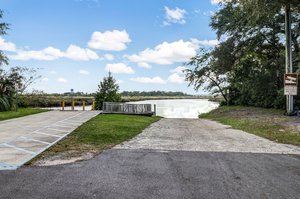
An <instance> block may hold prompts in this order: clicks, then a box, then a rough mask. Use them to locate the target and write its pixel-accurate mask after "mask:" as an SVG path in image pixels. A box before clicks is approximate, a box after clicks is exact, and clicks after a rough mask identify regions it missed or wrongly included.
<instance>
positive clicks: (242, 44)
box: [187, 0, 300, 108]
mask: <svg viewBox="0 0 300 199" xmlns="http://www.w3.org/2000/svg"><path fill="white" fill-rule="evenodd" d="M237 2H238V3H237ZM287 2H289V1H271V0H265V1H259V0H254V1H252V0H241V1H237V0H233V1H228V2H226V3H224V4H223V5H222V6H221V9H220V10H219V11H218V12H216V13H215V14H214V15H213V16H212V18H211V23H210V25H211V27H212V28H213V29H214V30H215V31H216V33H217V36H218V38H219V39H220V41H221V43H220V44H219V45H218V46H216V47H215V48H214V49H212V50H210V51H208V52H206V53H204V54H203V53H202V54H199V55H198V56H196V57H193V58H192V59H191V62H190V63H188V64H189V65H192V66H195V68H194V69H190V70H189V71H188V72H187V79H188V80H189V81H190V83H191V84H193V85H194V86H195V88H196V89H198V88H199V87H200V86H203V85H205V86H206V89H207V90H210V91H211V92H212V93H217V94H219V95H222V96H223V97H224V99H225V100H227V99H226V97H227V95H225V96H224V89H228V91H229V99H228V100H229V103H230V104H234V105H246V106H259V107H267V108H271V107H274V108H284V107H285V105H286V103H285V102H284V96H283V92H282V90H283V75H284V73H285V42H284V40H283V38H285V17H284V11H283V9H282V8H283V7H284V6H285V5H286V3H287ZM290 2H291V3H292V4H291V6H292V45H293V52H292V53H293V66H294V72H298V73H299V72H300V45H299V43H300V13H299V6H300V2H299V1H293V0H291V1H290ZM253 13H256V14H253ZM194 60H196V61H197V62H196V63H195V62H193V61H194ZM199 63H200V64H199ZM225 77H226V78H225ZM218 78H219V79H218ZM222 78H223V79H222ZM212 79H213V80H220V81H215V83H214V82H212ZM221 80H222V81H221ZM212 83H214V84H212ZM207 85H208V86H207ZM218 85H221V86H218ZM213 86H214V87H213ZM216 88H217V89H216ZM296 100H298V99H296Z"/></svg>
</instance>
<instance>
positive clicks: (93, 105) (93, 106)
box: [92, 99, 95, 111]
mask: <svg viewBox="0 0 300 199" xmlns="http://www.w3.org/2000/svg"><path fill="white" fill-rule="evenodd" d="M94 110H95V100H94V99H92V111H94Z"/></svg>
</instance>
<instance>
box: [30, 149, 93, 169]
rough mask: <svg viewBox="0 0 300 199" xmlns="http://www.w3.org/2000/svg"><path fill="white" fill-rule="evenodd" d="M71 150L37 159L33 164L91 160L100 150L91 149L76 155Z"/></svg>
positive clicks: (51, 164) (59, 163)
mask: <svg viewBox="0 0 300 199" xmlns="http://www.w3.org/2000/svg"><path fill="white" fill-rule="evenodd" d="M71 154H72V153H70V152H65V153H60V154H57V155H53V156H46V157H43V158H41V159H38V160H37V161H35V162H33V163H32V164H31V165H33V166H53V165H61V164H69V163H74V162H78V161H84V160H89V159H92V158H93V157H95V156H96V155H97V154H99V152H97V151H89V152H85V153H82V154H77V155H76V156H75V155H74V154H72V155H71Z"/></svg>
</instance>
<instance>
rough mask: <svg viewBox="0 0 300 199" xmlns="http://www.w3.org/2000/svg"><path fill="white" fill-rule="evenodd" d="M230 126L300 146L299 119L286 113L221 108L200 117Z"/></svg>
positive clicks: (243, 108) (260, 109)
mask: <svg viewBox="0 0 300 199" xmlns="http://www.w3.org/2000/svg"><path fill="white" fill-rule="evenodd" d="M199 117H200V118H205V119H211V120H215V121H218V122H220V123H223V124H226V125H230V126H232V128H234V129H240V130H243V131H246V132H248V133H251V134H255V135H258V136H260V137H264V138H267V139H269V140H272V141H276V142H279V143H284V144H293V145H298V146H300V132H299V129H298V128H297V126H298V125H299V126H300V123H299V119H298V118H295V117H288V116H285V115H284V111H282V110H275V109H264V108H254V107H241V106H230V107H226V106H224V107H219V108H218V109H216V110H213V111H211V112H209V113H205V114H202V115H200V116H199Z"/></svg>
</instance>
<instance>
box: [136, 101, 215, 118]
mask: <svg viewBox="0 0 300 199" xmlns="http://www.w3.org/2000/svg"><path fill="white" fill-rule="evenodd" d="M130 103H132V104H134V103H135V104H152V106H153V105H154V104H156V115H158V116H161V117H165V118H198V115H199V114H200V113H207V112H209V111H211V110H213V109H215V108H217V107H218V106H219V103H217V102H210V101H208V100H207V99H176V100H145V101H138V102H130Z"/></svg>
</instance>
